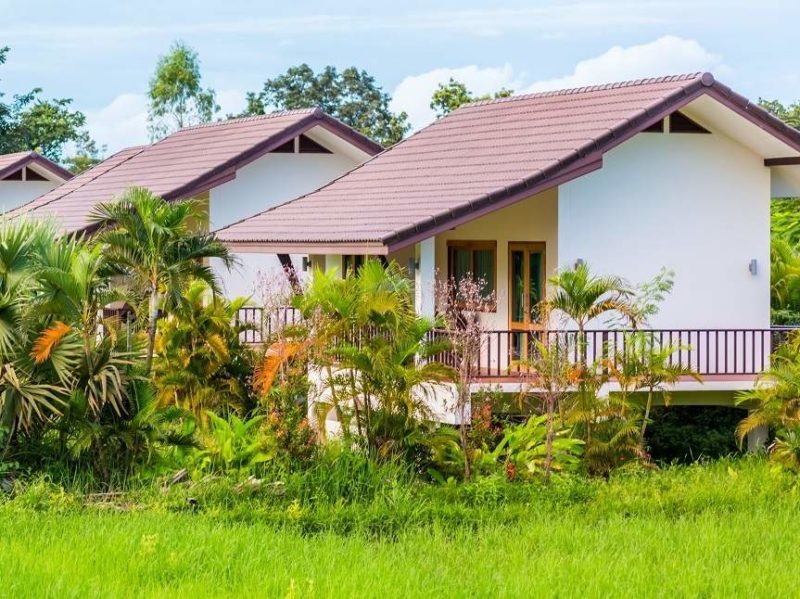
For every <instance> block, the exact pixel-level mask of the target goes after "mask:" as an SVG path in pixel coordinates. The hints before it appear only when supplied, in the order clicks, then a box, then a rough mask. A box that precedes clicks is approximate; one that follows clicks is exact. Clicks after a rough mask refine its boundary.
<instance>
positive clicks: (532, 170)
mask: <svg viewBox="0 0 800 599" xmlns="http://www.w3.org/2000/svg"><path fill="white" fill-rule="evenodd" d="M797 195H800V132H798V131H796V130H794V129H792V128H790V127H788V126H787V125H785V124H784V123H782V122H781V121H779V120H777V119H775V118H774V117H772V116H771V115H769V114H768V113H767V112H765V111H764V110H762V109H761V108H759V107H758V106H757V105H756V104H753V103H751V102H749V101H748V100H747V99H745V98H743V97H742V96H740V95H738V94H737V93H735V92H733V91H732V90H731V89H730V88H728V87H727V86H725V85H723V84H722V83H720V82H718V81H716V80H715V79H714V77H713V76H712V75H711V74H710V73H696V74H690V75H679V76H669V77H659V78H653V79H644V80H637V81H627V82H621V83H612V84H608V85H597V86H591V87H583V88H579V89H567V90H562V91H554V92H545V93H536V94H529V95H521V96H514V97H510V98H503V99H498V100H492V101H484V102H477V103H473V104H470V105H467V106H464V107H462V108H460V109H458V110H456V111H455V112H453V113H451V114H450V115H448V116H445V117H443V118H441V119H439V120H438V121H436V122H435V123H433V124H432V125H430V126H428V127H426V128H424V129H422V130H421V131H418V132H417V133H415V134H414V135H412V136H411V137H409V138H408V139H406V140H404V141H402V142H400V143H398V144H397V145H396V146H394V147H392V148H391V149H389V150H386V151H385V152H383V153H381V154H379V155H377V156H375V157H374V158H372V159H370V160H368V161H366V162H365V163H364V164H362V165H360V166H359V167H357V168H355V169H353V170H352V171H350V172H349V173H348V174H346V175H345V176H343V177H340V178H338V179H336V180H334V181H332V182H331V183H329V184H328V185H326V186H324V187H323V188H321V189H319V190H317V191H314V192H311V193H309V194H306V195H304V196H301V197H299V198H297V199H294V200H292V201H290V202H286V203H284V204H281V205H279V206H275V207H272V208H270V209H268V210H265V211H263V212H261V213H259V214H257V215H255V216H251V217H249V218H246V219H244V220H243V221H241V222H238V223H235V224H232V225H229V226H226V227H222V228H221V229H219V230H218V231H217V234H218V237H219V238H220V239H222V240H223V241H225V242H226V243H228V244H229V245H230V247H232V248H234V249H235V250H236V251H237V252H252V253H256V254H259V253H307V254H309V255H310V257H311V263H312V264H314V265H317V266H320V267H324V268H331V267H335V268H337V269H338V270H339V271H340V272H343V271H345V270H346V269H347V268H349V267H351V265H353V264H357V262H358V261H359V260H360V259H361V258H360V257H363V256H365V255H372V256H384V257H386V258H388V259H390V260H392V259H393V260H397V261H398V262H399V263H400V264H402V265H406V264H408V265H409V266H410V268H411V270H412V271H413V276H414V281H415V294H416V300H415V301H416V307H417V310H418V312H419V313H420V314H423V315H428V316H432V315H433V314H434V310H435V306H434V290H435V286H436V281H437V278H438V279H440V278H442V277H447V276H448V275H450V276H456V277H458V276H465V275H466V273H474V275H473V276H480V277H481V278H482V279H483V280H485V281H488V286H489V287H490V289H491V290H492V291H494V292H495V293H496V297H497V298H498V301H497V303H496V307H495V309H494V310H493V311H491V312H487V313H486V314H484V315H483V316H484V323H485V325H486V327H487V329H488V330H489V332H487V333H486V337H485V339H484V341H485V342H484V347H483V350H482V355H481V358H480V359H481V364H480V367H481V372H482V373H483V381H482V383H483V384H486V383H492V384H499V385H501V386H502V387H503V388H505V389H507V390H509V391H511V390H513V389H515V388H519V385H520V384H521V381H520V379H519V377H518V376H516V375H515V373H514V371H513V368H509V366H510V365H511V364H512V363H513V361H514V359H515V358H517V357H519V356H520V355H522V354H524V352H525V351H526V350H525V347H526V345H527V343H526V340H527V339H528V338H529V336H530V335H531V334H534V333H535V332H536V331H537V329H540V328H541V326H542V323H539V322H537V321H536V311H534V310H531V307H532V306H533V305H535V304H536V302H537V301H538V300H539V299H541V298H542V297H544V296H545V294H547V293H548V289H547V287H548V283H547V280H548V276H549V275H551V274H553V273H555V272H556V271H557V270H558V269H559V268H560V267H565V266H570V265H574V264H575V263H576V262H578V261H585V262H586V263H588V264H590V265H591V267H592V269H593V271H595V272H599V273H601V274H615V275H620V276H623V277H625V278H626V279H628V280H629V281H632V282H641V281H644V280H647V279H650V278H652V276H653V275H655V274H656V273H657V272H658V271H659V270H660V269H661V268H662V267H665V268H668V269H670V270H672V271H673V272H674V273H675V284H674V289H673V291H672V293H671V294H670V295H669V296H668V297H667V298H666V300H665V301H664V302H663V306H662V309H661V311H660V313H659V314H657V315H656V316H655V317H653V318H652V320H651V322H650V323H649V326H651V327H652V330H653V333H652V334H653V335H657V336H658V338H659V339H662V340H664V341H670V340H671V341H672V342H673V343H680V344H684V345H686V346H687V348H686V349H684V350H682V351H680V352H677V353H676V356H675V359H676V360H681V361H683V362H684V363H686V364H688V365H691V366H692V368H694V369H696V370H697V371H698V372H699V373H701V374H702V375H703V378H704V384H703V385H700V384H698V383H696V382H694V381H688V380H687V381H685V382H682V383H680V384H679V386H678V387H679V391H680V392H681V393H682V394H683V395H682V401H686V402H687V403H688V402H691V403H706V402H710V403H724V404H728V405H729V404H730V401H731V397H732V395H733V393H734V392H735V391H736V390H738V389H742V388H747V387H748V386H751V385H752V384H753V379H754V376H755V375H756V374H757V373H759V372H760V371H761V370H763V369H764V368H765V367H766V366H767V364H768V361H769V354H770V351H771V347H772V343H773V337H774V334H775V332H774V331H773V330H771V328H770V280H769V278H770V199H771V198H773V197H783V196H797ZM590 326H591V327H593V331H590V332H589V335H590V337H589V340H588V343H589V348H588V351H589V352H593V353H594V356H595V357H596V356H598V355H599V352H601V351H604V350H603V348H604V347H606V348H607V347H608V343H609V342H612V343H613V342H614V340H615V339H616V340H618V339H619V337H618V332H617V331H614V330H609V327H608V325H607V324H606V323H603V322H599V321H598V322H593V323H591V324H590ZM676 399H677V398H676Z"/></svg>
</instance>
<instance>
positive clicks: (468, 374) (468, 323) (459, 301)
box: [436, 276, 495, 480]
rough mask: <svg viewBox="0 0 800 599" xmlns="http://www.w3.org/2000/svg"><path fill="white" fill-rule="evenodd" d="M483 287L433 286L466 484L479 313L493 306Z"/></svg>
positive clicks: (480, 340)
mask: <svg viewBox="0 0 800 599" xmlns="http://www.w3.org/2000/svg"><path fill="white" fill-rule="evenodd" d="M484 287H485V281H483V280H475V279H473V278H472V277H471V276H467V277H465V278H463V279H461V280H455V279H454V278H449V279H447V280H446V281H442V282H440V283H437V286H436V303H437V304H438V305H437V312H438V313H439V314H440V315H441V318H442V321H443V324H444V336H445V337H446V338H447V339H448V340H449V342H450V345H451V352H450V354H451V356H452V362H453V365H454V367H455V374H456V376H455V385H456V393H457V395H458V397H457V400H456V409H457V410H458V416H459V440H460V444H461V453H462V454H463V456H464V479H465V480H469V479H470V477H471V475H472V471H471V461H472V456H471V455H470V448H469V446H468V445H469V425H470V417H469V416H468V414H467V409H468V408H470V407H471V399H472V385H473V384H474V383H475V380H476V379H477V377H478V375H479V374H480V373H479V372H478V365H479V363H480V354H481V350H482V348H483V345H484V342H485V339H484V332H485V329H486V327H485V326H484V324H483V322H482V321H481V313H483V312H487V311H489V310H491V309H493V307H494V306H495V297H494V293H492V294H491V295H490V296H488V297H487V296H486V295H484V293H483V289H484Z"/></svg>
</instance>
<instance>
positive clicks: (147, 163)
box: [9, 108, 381, 232]
mask: <svg viewBox="0 0 800 599" xmlns="http://www.w3.org/2000/svg"><path fill="white" fill-rule="evenodd" d="M314 126H322V127H324V128H326V129H329V130H331V131H333V132H335V133H336V134H338V135H339V136H340V137H343V138H345V139H347V140H348V141H350V142H351V143H353V144H354V145H356V146H357V147H359V148H361V149H362V150H364V151H365V152H367V153H369V154H375V153H377V152H378V151H380V150H381V148H380V146H378V145H377V144H375V143H374V142H372V141H371V140H369V139H368V138H366V137H364V136H363V135H361V134H360V133H358V132H357V131H355V130H353V129H351V128H350V127H347V126H346V125H344V124H343V123H341V122H339V121H337V120H336V119H334V118H332V117H330V116H328V115H326V114H324V113H323V112H322V111H321V110H319V109H318V108H313V109H305V110H295V111H287V112H279V113H273V114H269V115H264V116H255V117H245V118H240V119H231V120H228V121H222V122H219V123H209V124H207V125H198V126H195V127H187V128H185V129H181V130H180V131H177V132H176V133H173V134H172V135H169V136H167V137H165V138H164V139H162V140H160V141H158V142H156V143H154V144H152V145H149V146H139V147H134V148H127V149H125V150H122V151H120V152H117V153H116V154H114V155H113V156H111V157H110V158H108V159H107V160H105V161H103V162H102V163H100V164H99V165H97V166H96V167H94V168H92V169H91V170H89V171H86V172H84V173H81V174H80V175H78V176H77V177H75V178H74V179H72V180H71V181H68V182H67V183H65V184H64V185H61V186H60V187H57V188H56V189H54V190H52V191H50V192H49V193H46V194H44V195H43V196H41V197H39V198H37V199H35V200H33V201H32V202H30V203H28V204H25V205H23V206H21V207H19V208H17V209H16V210H14V211H12V212H10V213H9V214H10V216H12V217H14V216H18V215H22V214H29V215H33V216H35V217H53V218H56V219H57V220H58V222H59V223H60V224H61V225H62V226H63V230H64V231H65V232H75V231H80V230H83V229H86V228H87V227H88V226H89V225H90V222H89V218H88V217H89V214H90V213H91V211H92V209H93V208H94V206H95V205H96V204H98V203H100V202H107V201H111V200H112V199H113V198H114V197H115V196H117V195H119V194H120V193H121V192H123V191H124V190H125V189H126V188H128V187H130V186H132V185H136V186H142V187H147V188H148V189H150V190H152V191H153V192H155V193H156V194H159V195H161V196H163V197H165V198H167V199H170V200H172V199H180V198H185V197H190V196H192V195H195V194H197V193H201V192H203V191H206V190H208V189H210V188H211V187H214V186H216V185H219V184H221V183H223V182H225V181H228V180H230V179H232V178H233V177H234V175H235V172H236V170H237V169H239V168H241V167H242V166H244V165H245V164H247V163H248V162H250V161H252V160H255V159H256V158H258V157H259V156H261V155H263V154H264V153H266V152H268V151H270V150H271V149H273V148H275V147H277V146H279V145H281V144H282V143H284V142H285V141H288V140H289V139H292V138H293V137H295V136H297V135H298V134H299V133H302V132H304V131H306V130H308V129H310V128H312V127H314Z"/></svg>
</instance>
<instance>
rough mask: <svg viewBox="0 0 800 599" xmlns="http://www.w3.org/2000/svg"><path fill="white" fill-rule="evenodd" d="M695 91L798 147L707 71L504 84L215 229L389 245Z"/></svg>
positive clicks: (587, 157)
mask: <svg viewBox="0 0 800 599" xmlns="http://www.w3.org/2000/svg"><path fill="white" fill-rule="evenodd" d="M704 93H709V94H714V95H715V97H719V98H720V99H722V100H724V101H726V102H728V103H729V104H730V105H731V106H734V105H735V106H737V107H738V109H739V110H741V111H743V112H746V113H747V114H746V115H747V116H748V118H751V119H752V120H756V121H759V123H760V124H761V125H762V126H764V127H768V128H769V129H770V130H771V131H772V132H773V133H774V134H776V135H779V136H782V137H784V138H785V139H786V140H788V143H790V145H792V144H794V146H796V147H798V148H800V134H798V132H797V131H795V130H793V129H791V128H789V127H787V126H786V125H783V124H782V123H781V122H780V121H778V120H777V119H774V118H773V117H771V116H769V115H767V114H766V113H765V112H764V111H763V110H761V109H760V108H758V107H753V106H751V105H750V104H749V102H747V100H745V99H744V98H742V97H741V96H738V95H736V94H734V93H733V92H732V91H731V90H730V89H729V88H727V87H725V86H723V85H721V84H719V83H717V82H715V81H714V78H713V77H712V76H711V74H709V73H706V74H701V73H695V74H691V75H678V76H670V77H659V78H654V79H643V80H637V81H627V82H622V83H613V84H608V85H597V86H591V87H583V88H579V89H569V90H563V91H555V92H545V93H536V94H530V95H522V96H514V97H510V98H505V99H500V100H494V101H487V102H478V103H475V104H470V105H467V106H464V107H462V108H460V109H458V110H456V111H455V112H453V113H451V114H450V115H448V116H446V117H444V118H442V119H440V120H438V121H436V122H435V123H433V124H432V125H429V126H428V127H426V128H424V129H422V130H420V131H418V132H417V133H415V134H414V135H412V136H411V137H409V138H408V139H406V140H404V141H402V142H400V143H398V144H397V145H396V146H394V147H392V148H390V149H388V150H386V151H384V152H383V153H381V154H379V155H377V156H375V157H374V158H372V159H371V160H369V161H367V162H365V163H364V164H363V165H361V166H359V167H357V168H355V169H354V170H352V171H350V172H349V173H347V174H345V175H344V176H342V177H340V178H339V179H337V180H335V181H333V182H331V183H329V184H328V185H326V186H325V187H323V188H321V189H319V190H317V191H315V192H312V193H310V194H307V195H305V196H303V197H300V198H298V199H295V200H292V201H290V202H287V203H285V204H282V205H280V206H277V207H275V208H272V209H270V210H267V211H265V212H262V213H260V214H258V215H255V216H253V217H250V218H247V219H245V220H242V221H240V222H238V223H234V224H232V225H229V226H227V227H225V228H223V229H220V230H219V231H218V232H217V234H218V236H219V238H220V239H222V240H224V241H227V242H229V243H231V244H234V245H236V244H238V245H240V246H242V247H243V246H247V245H250V246H259V247H260V248H262V249H266V250H267V251H269V248H272V249H274V250H277V249H280V248H281V247H283V248H286V249H287V250H295V251H298V252H301V251H312V250H314V251H319V248H321V247H326V248H333V249H332V250H331V251H332V252H333V251H334V250H335V249H336V248H337V247H340V248H346V247H350V248H351V249H352V248H358V247H360V248H362V249H365V251H366V249H368V248H373V249H374V248H378V249H377V250H376V252H378V253H384V252H387V251H391V250H394V249H398V248H400V247H403V246H407V245H409V244H410V243H414V242H415V241H419V240H421V239H424V238H427V237H430V236H431V235H432V234H435V233H437V232H440V231H442V230H446V229H448V228H451V227H453V226H455V225H457V224H459V223H461V222H465V221H467V220H470V219H472V218H475V217H477V216H480V215H481V214H485V213H487V212H490V211H492V210H496V209H498V208H499V207H502V206H505V205H508V204H510V203H513V202H514V201H518V200H521V199H524V198H525V197H529V196H530V195H532V194H534V193H537V192H538V191H542V190H544V189H546V188H549V187H552V186H554V185H557V184H559V183H563V182H564V181H566V180H569V179H571V178H574V177H576V176H579V175H581V174H583V173H585V172H589V171H591V170H594V169H596V168H599V167H600V166H601V164H602V162H601V160H602V154H603V153H604V152H606V151H608V150H609V149H611V148H612V147H614V146H615V145H617V144H619V143H621V142H622V141H624V140H625V139H628V138H629V137H630V136H631V135H633V134H635V133H636V132H638V131H641V129H643V128H645V127H648V126H649V125H650V124H652V123H654V122H657V121H658V120H660V119H661V118H663V117H664V116H665V115H666V114H668V113H669V112H672V111H674V110H675V109H677V108H679V107H680V106H682V105H684V104H686V103H687V102H689V101H691V100H692V99H694V98H696V97H698V96H699V95H701V94H704ZM343 251H344V250H343Z"/></svg>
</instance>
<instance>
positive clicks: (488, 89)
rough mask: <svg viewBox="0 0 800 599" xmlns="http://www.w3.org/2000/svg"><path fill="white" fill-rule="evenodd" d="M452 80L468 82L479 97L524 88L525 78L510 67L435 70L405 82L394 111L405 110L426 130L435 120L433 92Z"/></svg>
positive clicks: (394, 95) (396, 92) (396, 95)
mask: <svg viewBox="0 0 800 599" xmlns="http://www.w3.org/2000/svg"><path fill="white" fill-rule="evenodd" d="M450 77H452V78H453V79H456V80H458V81H461V82H462V83H464V84H465V85H466V86H467V89H469V90H470V91H471V92H472V93H474V94H476V95H483V94H489V93H492V92H495V91H497V90H499V89H501V88H503V87H505V88H509V89H515V90H516V89H518V88H519V86H520V85H521V77H519V76H516V75H515V74H514V69H513V68H512V67H511V65H510V64H506V65H504V66H502V67H486V68H481V67H478V66H476V65H469V66H466V67H459V68H454V69H451V68H441V69H434V70H433V71H428V72H427V73H421V74H419V75H412V76H409V77H406V78H405V79H403V80H402V81H401V82H400V83H399V84H398V85H397V87H396V88H395V89H394V92H393V93H392V110H395V111H398V112H399V111H401V110H405V111H406V112H407V113H408V117H409V120H410V121H411V124H412V125H413V126H414V128H415V129H419V128H420V127H424V126H425V125H427V124H428V123H430V122H431V121H433V119H434V118H435V113H434V111H433V110H431V107H430V103H431V96H432V95H433V92H434V91H435V90H436V88H437V86H438V85H439V84H440V83H446V82H447V81H448V79H450Z"/></svg>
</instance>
